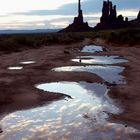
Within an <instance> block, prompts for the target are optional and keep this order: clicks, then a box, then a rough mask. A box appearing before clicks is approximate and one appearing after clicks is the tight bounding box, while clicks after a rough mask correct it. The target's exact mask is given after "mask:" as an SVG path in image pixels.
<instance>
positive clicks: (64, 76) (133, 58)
mask: <svg viewBox="0 0 140 140" xmlns="http://www.w3.org/2000/svg"><path fill="white" fill-rule="evenodd" d="M90 43H95V44H100V45H104V46H106V49H107V50H108V51H107V52H103V53H101V54H100V55H104V54H107V55H112V54H113V55H120V56H123V57H124V58H126V59H128V60H129V62H128V63H125V64H121V65H123V66H125V67H126V70H125V71H124V73H123V75H125V76H126V79H127V82H128V83H127V85H119V86H115V87H113V88H112V90H111V91H110V92H109V96H110V97H112V98H114V99H117V101H119V103H120V105H121V107H122V108H123V109H124V111H123V112H122V113H121V114H119V115H115V116H114V115H111V116H112V119H113V120H115V121H123V122H124V123H128V122H129V123H130V124H132V125H134V124H135V123H136V124H137V126H136V127H137V128H138V124H140V108H139V106H140V95H139V93H140V87H139V86H140V78H139V77H140V66H139V65H140V61H139V60H140V45H135V46H133V47H131V46H127V45H117V44H109V43H106V42H105V41H103V40H100V39H96V40H92V41H91V40H88V39H86V40H84V41H83V42H81V43H77V44H73V45H54V46H44V47H42V48H40V49H30V50H25V51H22V52H17V53H12V54H2V55H1V56H0V85H1V86H0V115H1V117H2V116H4V115H5V114H7V113H10V112H13V111H16V110H20V109H27V108H32V107H36V106H40V105H43V104H44V103H49V102H50V101H53V100H57V99H60V98H63V97H64V96H65V95H60V94H59V95H58V94H52V93H48V94H46V93H45V92H44V91H40V90H37V89H36V88H35V87H34V85H36V84H39V83H43V82H52V81H53V82H54V81H61V80H63V81H88V82H102V81H103V80H102V79H101V78H100V77H98V76H97V75H94V74H89V73H84V72H83V73H82V72H81V73H79V72H78V73H76V72H71V73H64V72H54V71H50V70H51V69H52V68H55V67H59V66H65V65H77V63H75V62H71V61H69V60H70V59H71V58H74V57H75V56H78V50H79V48H81V46H83V45H86V44H90ZM95 55H96V54H95ZM98 55H99V54H98ZM23 61H35V62H36V63H35V64H30V65H22V64H19V63H20V62H23ZM79 65H80V64H79ZM9 66H23V69H22V70H8V69H7V68H8V67H9ZM139 126H140V125H139Z"/></svg>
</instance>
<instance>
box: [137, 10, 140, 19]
mask: <svg viewBox="0 0 140 140" xmlns="http://www.w3.org/2000/svg"><path fill="white" fill-rule="evenodd" d="M137 20H140V11H139V13H138V16H137Z"/></svg>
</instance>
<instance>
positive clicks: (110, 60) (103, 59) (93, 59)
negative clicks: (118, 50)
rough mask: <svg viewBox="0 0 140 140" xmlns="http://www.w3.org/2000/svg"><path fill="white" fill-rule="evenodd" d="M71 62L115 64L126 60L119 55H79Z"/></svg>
mask: <svg viewBox="0 0 140 140" xmlns="http://www.w3.org/2000/svg"><path fill="white" fill-rule="evenodd" d="M72 61H73V62H79V63H85V64H107V65H110V64H117V63H125V62H128V61H127V60H125V59H122V58H120V57H119V56H79V57H77V58H75V59H72Z"/></svg>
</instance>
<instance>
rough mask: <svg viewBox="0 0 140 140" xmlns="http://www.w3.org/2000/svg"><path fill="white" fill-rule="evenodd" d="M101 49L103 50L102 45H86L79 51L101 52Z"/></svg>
mask: <svg viewBox="0 0 140 140" xmlns="http://www.w3.org/2000/svg"><path fill="white" fill-rule="evenodd" d="M102 51H103V47H102V46H97V45H87V46H85V47H84V48H83V49H82V50H81V52H84V53H95V52H102Z"/></svg>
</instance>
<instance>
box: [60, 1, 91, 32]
mask: <svg viewBox="0 0 140 140" xmlns="http://www.w3.org/2000/svg"><path fill="white" fill-rule="evenodd" d="M88 31H93V28H91V27H89V25H88V23H87V22H84V20H83V11H82V9H81V0H78V16H77V17H75V18H74V21H73V23H72V24H70V25H69V26H68V27H66V28H65V29H62V30H61V31H60V32H88Z"/></svg>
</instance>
